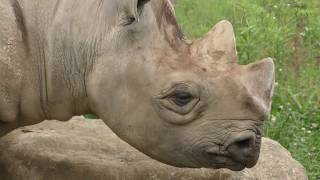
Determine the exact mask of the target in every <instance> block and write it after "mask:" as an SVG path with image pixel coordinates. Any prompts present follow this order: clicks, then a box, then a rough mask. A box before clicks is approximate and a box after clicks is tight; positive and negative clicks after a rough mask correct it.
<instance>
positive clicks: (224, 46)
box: [196, 20, 238, 63]
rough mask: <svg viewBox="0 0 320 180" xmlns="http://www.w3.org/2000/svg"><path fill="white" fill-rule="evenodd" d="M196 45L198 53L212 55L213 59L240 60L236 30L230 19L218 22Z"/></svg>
mask: <svg viewBox="0 0 320 180" xmlns="http://www.w3.org/2000/svg"><path fill="white" fill-rule="evenodd" d="M196 46H197V51H198V53H201V54H202V55H208V56H210V57H211V58H212V60H213V61H217V62H223V63H237V62H238V56H237V50H236V41H235V36H234V31H233V27H232V24H231V23H230V22H229V21H226V20H223V21H220V22H219V23H218V24H216V25H215V26H214V27H213V28H212V29H211V30H210V31H209V32H208V33H207V35H206V36H205V37H204V38H202V39H200V40H199V42H198V43H197V45H196Z"/></svg>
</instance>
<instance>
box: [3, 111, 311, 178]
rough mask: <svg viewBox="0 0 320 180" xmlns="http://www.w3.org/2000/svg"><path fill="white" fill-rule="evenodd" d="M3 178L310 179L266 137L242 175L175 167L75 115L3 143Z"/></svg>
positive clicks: (18, 133)
mask: <svg viewBox="0 0 320 180" xmlns="http://www.w3.org/2000/svg"><path fill="white" fill-rule="evenodd" d="M0 179H1V180H22V179H23V180H73V179H74V180H82V179H83V180H95V179H97V180H100V179H101V180H102V179H103V180H113V179H115V180H117V179H121V180H122V179H123V180H126V179H128V180H143V179H150V180H156V179H165V180H174V179H177V180H180V179H185V180H193V179H194V180H201V179H213V180H225V179H231V180H240V179H248V180H251V179H252V180H279V179H281V180H305V179H307V176H306V173H305V170H304V168H303V167H302V166H301V165H300V164H299V163H298V162H297V161H295V160H294V159H293V158H292V157H291V155H290V153H289V152H288V151H287V150H286V149H284V148H283V147H282V146H281V145H280V144H279V143H277V142H275V141H273V140H270V139H266V138H264V139H263V142H262V152H261V157H260V160H259V162H258V164H257V165H256V166H255V167H254V168H252V169H245V170H243V171H241V172H233V171H230V170H226V169H222V170H210V169H186V168H185V169H184V168H175V167H171V166H168V165H165V164H162V163H159V162H157V161H155V160H153V159H150V158H149V157H147V156H146V155H144V154H142V153H140V152H139V151H137V150H135V149H134V148H132V147H131V146H130V145H128V144H127V143H125V142H123V141H122V140H120V139H119V138H118V137H117V136H116V135H114V134H113V133H112V132H111V130H110V129H109V128H108V127H107V126H105V125H104V124H103V122H102V121H100V120H84V119H83V118H81V117H75V118H73V119H72V120H70V121H69V122H58V121H45V122H43V123H41V124H37V125H34V126H29V127H24V128H20V129H17V130H15V131H13V132H12V133H10V134H8V135H7V136H5V137H3V138H2V139H1V141H0Z"/></svg>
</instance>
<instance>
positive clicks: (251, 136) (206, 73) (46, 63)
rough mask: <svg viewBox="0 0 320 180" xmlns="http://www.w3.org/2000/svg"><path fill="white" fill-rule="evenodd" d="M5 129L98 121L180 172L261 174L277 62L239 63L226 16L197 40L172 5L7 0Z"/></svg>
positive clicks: (2, 8) (1, 10) (144, 0)
mask: <svg viewBox="0 0 320 180" xmlns="http://www.w3.org/2000/svg"><path fill="white" fill-rule="evenodd" d="M0 79H1V81H0V134H1V135H4V134H5V133H7V132H9V131H11V130H12V129H15V128H18V127H21V126H25V125H31V124H35V123H39V122H41V121H43V120H45V119H46V120H50V119H58V120H61V121H65V120H68V119H69V118H70V117H72V116H74V115H82V114H88V113H92V114H96V115H97V116H98V117H99V118H101V119H103V121H104V122H105V123H106V124H107V125H108V126H109V127H110V128H111V129H112V130H113V131H114V132H115V133H116V134H117V135H118V136H119V137H120V138H121V139H123V140H124V141H126V142H127V143H129V144H130V145H132V146H133V147H135V148H137V149H138V150H140V151H141V152H143V153H145V154H147V155H148V156H150V157H152V158H154V159H156V160H159V161H161V162H163V163H167V164H170V165H173V166H177V167H191V168H199V167H207V168H229V169H232V170H241V169H243V168H245V167H252V166H254V165H255V164H256V162H257V159H258V157H259V151H260V144H261V131H262V125H263V122H264V120H265V119H266V117H267V116H268V113H269V111H270V106H271V99H272V93H273V85H274V63H273V61H272V59H270V58H266V59H264V60H262V61H260V62H257V63H253V64H249V65H239V64H238V62H237V52H236V45H235V38H234V31H233V27H232V25H231V23H230V22H228V21H225V20H224V21H221V22H219V23H218V24H217V25H215V26H214V27H213V29H211V30H210V31H209V32H208V33H207V34H206V35H205V36H204V37H203V38H199V39H195V40H193V41H191V40H188V39H187V38H186V36H185V35H184V33H183V32H182V30H181V28H180V27H179V25H178V23H177V20H176V17H175V12H174V8H173V6H172V4H171V3H170V1H169V0H50V1H43V0H33V1H27V0H1V2H0Z"/></svg>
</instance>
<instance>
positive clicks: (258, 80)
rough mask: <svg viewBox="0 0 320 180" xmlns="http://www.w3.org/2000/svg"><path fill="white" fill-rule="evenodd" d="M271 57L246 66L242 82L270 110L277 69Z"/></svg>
mask: <svg viewBox="0 0 320 180" xmlns="http://www.w3.org/2000/svg"><path fill="white" fill-rule="evenodd" d="M274 69H275V68H274V63H273V60H272V59H271V58H266V59H264V60H262V61H260V62H257V63H252V64H249V65H246V66H245V72H244V75H242V76H241V79H242V82H243V83H244V85H245V87H247V89H248V90H249V92H250V94H251V95H252V96H254V97H255V99H257V100H258V99H260V101H259V102H261V103H260V104H263V106H264V107H265V110H266V111H270V105H271V101H272V96H273V89H274V82H275V70H274Z"/></svg>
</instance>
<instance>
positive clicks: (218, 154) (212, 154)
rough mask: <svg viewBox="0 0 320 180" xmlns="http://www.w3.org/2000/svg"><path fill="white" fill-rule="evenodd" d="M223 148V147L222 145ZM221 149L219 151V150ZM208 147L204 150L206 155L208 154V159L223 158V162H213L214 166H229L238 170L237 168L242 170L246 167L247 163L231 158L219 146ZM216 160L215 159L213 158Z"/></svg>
mask: <svg viewBox="0 0 320 180" xmlns="http://www.w3.org/2000/svg"><path fill="white" fill-rule="evenodd" d="M222 148H224V149H225V147H222ZM219 150H221V151H219ZM219 150H218V148H215V147H212V148H209V149H207V150H206V153H207V155H208V156H209V157H208V158H209V159H212V158H214V159H217V158H222V159H224V160H223V161H225V163H217V162H215V163H214V165H213V166H216V167H217V168H226V167H227V168H230V169H232V170H235V171H238V170H242V169H244V168H245V167H248V165H247V164H246V163H245V162H240V161H237V160H236V159H234V158H232V157H231V156H229V154H228V152H227V151H223V150H222V149H221V148H219ZM215 161H216V160H215Z"/></svg>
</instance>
